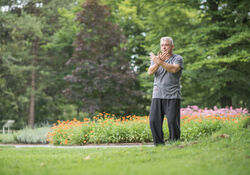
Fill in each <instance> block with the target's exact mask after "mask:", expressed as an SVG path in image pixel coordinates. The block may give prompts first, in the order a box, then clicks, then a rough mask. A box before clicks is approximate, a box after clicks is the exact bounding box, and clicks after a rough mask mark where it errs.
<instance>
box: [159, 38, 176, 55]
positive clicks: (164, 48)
mask: <svg viewBox="0 0 250 175" xmlns="http://www.w3.org/2000/svg"><path fill="white" fill-rule="evenodd" d="M173 48H174V46H173V45H171V42H170V41H169V40H163V41H161V52H168V53H172V50H173Z"/></svg>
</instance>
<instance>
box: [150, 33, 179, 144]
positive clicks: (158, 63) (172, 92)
mask: <svg viewBox="0 0 250 175" xmlns="http://www.w3.org/2000/svg"><path fill="white" fill-rule="evenodd" d="M160 46H161V52H160V53H159V54H158V55H157V56H155V55H154V54H153V53H152V52H151V53H150V58H151V65H150V67H149V69H148V74H149V75H153V74H154V75H155V77H154V88H153V97H152V102H151V107H150V113H149V117H150V118H149V120H150V128H151V131H152V136H153V140H154V144H155V145H159V144H164V137H163V131H162V124H163V119H164V114H165V115H166V116H167V121H168V129H169V140H170V141H174V140H178V139H180V99H181V90H180V78H181V74H182V69H183V59H182V57H181V56H180V55H176V54H173V48H174V43H173V39H172V38H171V37H163V38H161V40H160Z"/></svg>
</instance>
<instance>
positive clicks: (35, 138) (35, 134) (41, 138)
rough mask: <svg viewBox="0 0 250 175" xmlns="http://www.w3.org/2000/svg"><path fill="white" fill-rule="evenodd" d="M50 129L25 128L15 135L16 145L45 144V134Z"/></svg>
mask: <svg viewBox="0 0 250 175" xmlns="http://www.w3.org/2000/svg"><path fill="white" fill-rule="evenodd" d="M50 129H51V128H49V127H43V128H36V129H31V128H25V129H23V130H20V131H18V132H17V134H16V139H17V142H18V143H32V144H46V143H48V142H47V138H46V136H47V134H48V132H49V131H50Z"/></svg>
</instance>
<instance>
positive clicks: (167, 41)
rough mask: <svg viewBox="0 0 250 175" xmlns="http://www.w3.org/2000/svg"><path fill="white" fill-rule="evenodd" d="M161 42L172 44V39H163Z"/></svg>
mask: <svg viewBox="0 0 250 175" xmlns="http://www.w3.org/2000/svg"><path fill="white" fill-rule="evenodd" d="M161 44H171V41H169V40H162V41H161Z"/></svg>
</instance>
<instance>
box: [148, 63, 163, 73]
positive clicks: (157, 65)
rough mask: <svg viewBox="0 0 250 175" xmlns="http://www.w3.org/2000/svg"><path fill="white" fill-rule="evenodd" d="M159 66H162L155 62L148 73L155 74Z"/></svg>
mask: <svg viewBox="0 0 250 175" xmlns="http://www.w3.org/2000/svg"><path fill="white" fill-rule="evenodd" d="M159 67H160V65H159V64H154V65H153V66H150V67H149V68H148V75H153V74H154V73H155V72H156V71H157V69H158V68H159Z"/></svg>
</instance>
